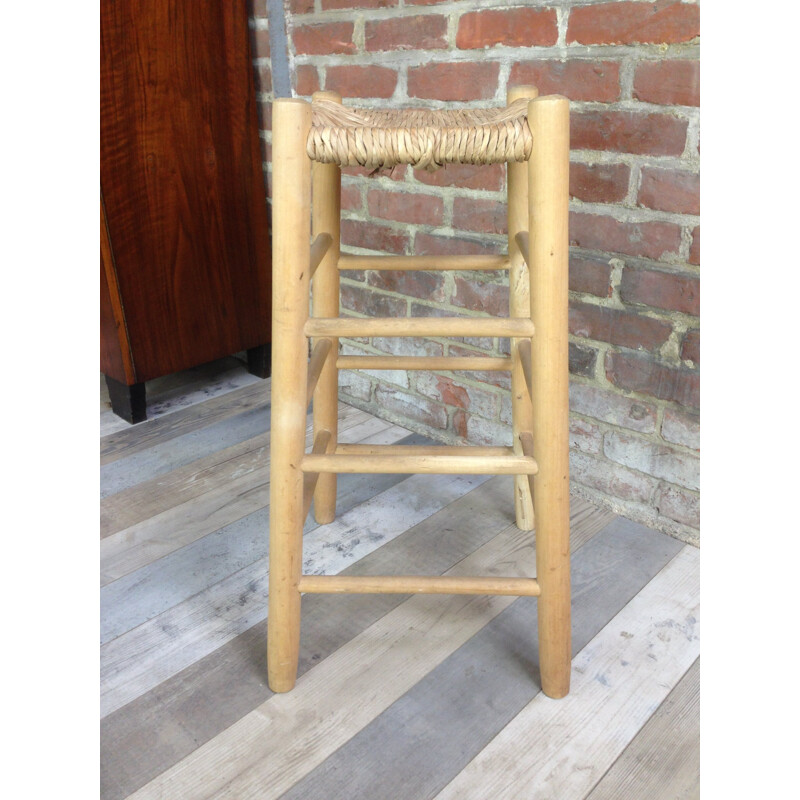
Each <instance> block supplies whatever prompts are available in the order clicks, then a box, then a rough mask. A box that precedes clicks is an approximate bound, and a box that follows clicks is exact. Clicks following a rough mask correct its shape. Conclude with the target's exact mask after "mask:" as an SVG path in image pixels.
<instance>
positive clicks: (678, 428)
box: [661, 408, 700, 450]
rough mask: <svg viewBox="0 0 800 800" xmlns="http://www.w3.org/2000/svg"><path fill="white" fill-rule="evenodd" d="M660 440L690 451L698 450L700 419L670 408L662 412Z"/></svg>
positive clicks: (694, 415)
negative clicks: (688, 448)
mask: <svg viewBox="0 0 800 800" xmlns="http://www.w3.org/2000/svg"><path fill="white" fill-rule="evenodd" d="M661 438H662V439H664V440H666V441H668V442H673V443H674V444H682V445H683V446H684V447H691V448H692V450H699V449H700V417H699V416H698V415H696V414H684V413H682V412H680V411H673V410H672V409H670V408H667V409H665V410H664V420H663V422H662V423H661Z"/></svg>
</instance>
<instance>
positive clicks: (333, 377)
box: [311, 92, 342, 524]
mask: <svg viewBox="0 0 800 800" xmlns="http://www.w3.org/2000/svg"><path fill="white" fill-rule="evenodd" d="M311 99H312V102H313V101H317V100H325V101H328V102H331V103H341V102H342V98H341V95H339V94H337V93H336V92H314V94H313V95H312V96H311ZM312 183H313V190H312V202H313V208H312V222H311V225H312V231H313V233H314V235H315V236H320V235H322V234H328V235H329V236H330V237H331V245H330V247H329V248H328V250H327V252H326V253H325V257H324V258H323V259H322V261H321V262H320V265H319V269H318V270H317V272H316V274H315V275H314V282H313V284H312V297H311V313H312V314H313V316H315V317H337V316H339V270H338V269H337V263H338V261H339V250H340V232H339V229H340V216H341V198H342V171H341V169H340V168H339V167H338V166H337V165H336V164H320V163H318V162H314V164H313V166H312ZM331 348H332V351H333V353H334V354H336V353H338V351H339V340H338V339H337V338H336V337H331ZM338 392H339V370H338V368H337V366H336V359H335V358H329V359H327V360H326V362H325V365H324V367H323V369H322V373H321V375H320V378H319V383H318V384H317V388H316V391H315V392H314V435H315V436H316V434H317V432H318V431H321V430H326V431H330V433H331V442H332V444H334V445H335V444H336V441H337V440H338V438H339V437H338V432H337V428H336V425H337V406H338V402H339V401H338ZM335 516H336V475H321V476H320V478H319V481H318V482H317V488H316V489H315V491H314V517H315V519H316V520H317V522H319V523H320V524H324V523H327V522H332V521H333V518H334V517H335Z"/></svg>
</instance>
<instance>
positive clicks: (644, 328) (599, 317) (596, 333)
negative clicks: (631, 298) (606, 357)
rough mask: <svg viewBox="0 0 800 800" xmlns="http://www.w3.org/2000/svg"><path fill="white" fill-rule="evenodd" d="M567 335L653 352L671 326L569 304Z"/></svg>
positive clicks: (623, 313) (598, 307)
mask: <svg viewBox="0 0 800 800" xmlns="http://www.w3.org/2000/svg"><path fill="white" fill-rule="evenodd" d="M569 332H570V333H571V334H572V335H573V336H583V337H585V338H587V339H595V340H597V341H601V342H609V343H610V344H617V345H620V346H622V347H630V348H636V349H644V350H650V351H653V350H656V349H657V348H659V347H660V346H661V345H662V344H664V342H666V341H667V339H668V338H669V336H670V334H671V333H672V326H671V325H669V324H668V323H666V322H661V321H660V320H657V319H650V318H648V317H643V316H640V315H639V314H632V313H629V312H627V311H620V310H618V309H616V308H605V307H603V306H594V305H588V304H585V303H576V302H573V303H570V309H569Z"/></svg>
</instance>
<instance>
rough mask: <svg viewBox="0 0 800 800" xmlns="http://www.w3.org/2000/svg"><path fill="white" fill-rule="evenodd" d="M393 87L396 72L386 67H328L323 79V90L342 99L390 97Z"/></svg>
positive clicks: (395, 80)
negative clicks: (340, 96)
mask: <svg viewBox="0 0 800 800" xmlns="http://www.w3.org/2000/svg"><path fill="white" fill-rule="evenodd" d="M395 86H397V71H396V70H393V69H388V68H387V67H375V66H370V67H359V66H353V65H347V66H339V67H328V69H327V76H326V79H325V88H326V89H332V90H333V91H335V92H339V94H341V95H342V97H391V96H392V95H393V94H394V89H395Z"/></svg>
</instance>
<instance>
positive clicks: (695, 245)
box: [689, 225, 700, 265]
mask: <svg viewBox="0 0 800 800" xmlns="http://www.w3.org/2000/svg"><path fill="white" fill-rule="evenodd" d="M689 263H690V264H698V265H699V264H700V226H699V225H698V226H697V227H696V228H695V229H694V230H693V231H692V246H691V248H690V249H689Z"/></svg>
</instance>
